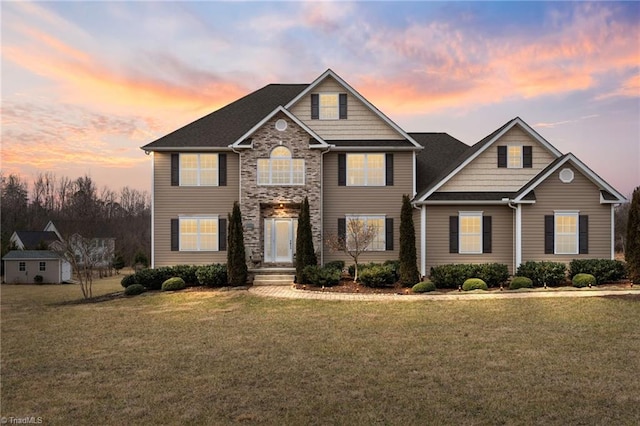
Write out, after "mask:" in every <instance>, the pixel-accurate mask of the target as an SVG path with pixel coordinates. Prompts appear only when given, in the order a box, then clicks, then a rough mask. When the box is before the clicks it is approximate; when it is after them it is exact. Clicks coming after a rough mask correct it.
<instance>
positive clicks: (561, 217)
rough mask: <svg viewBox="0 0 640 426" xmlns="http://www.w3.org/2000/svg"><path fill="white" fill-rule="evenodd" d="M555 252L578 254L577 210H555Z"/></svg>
mask: <svg viewBox="0 0 640 426" xmlns="http://www.w3.org/2000/svg"><path fill="white" fill-rule="evenodd" d="M554 222H555V236H554V241H555V247H554V251H555V254H578V236H579V233H578V212H577V211H570V212H555V214H554Z"/></svg>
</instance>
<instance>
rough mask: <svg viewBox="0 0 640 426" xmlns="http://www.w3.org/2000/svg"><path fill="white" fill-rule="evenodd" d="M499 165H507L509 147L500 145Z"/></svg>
mask: <svg viewBox="0 0 640 426" xmlns="http://www.w3.org/2000/svg"><path fill="white" fill-rule="evenodd" d="M498 167H507V147H506V146H499V147H498Z"/></svg>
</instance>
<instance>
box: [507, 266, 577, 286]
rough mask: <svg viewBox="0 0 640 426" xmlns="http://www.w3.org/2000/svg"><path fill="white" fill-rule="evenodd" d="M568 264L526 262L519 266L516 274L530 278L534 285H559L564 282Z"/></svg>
mask: <svg viewBox="0 0 640 426" xmlns="http://www.w3.org/2000/svg"><path fill="white" fill-rule="evenodd" d="M566 271H567V266H566V265H565V264H564V263H560V262H547V261H542V262H532V261H529V262H524V263H522V264H521V265H520V266H519V267H518V271H517V272H516V275H519V276H522V277H527V278H530V279H531V281H533V285H534V287H542V286H544V285H545V284H546V285H548V286H557V285H560V284H563V283H564V282H565V281H566V279H567V277H566Z"/></svg>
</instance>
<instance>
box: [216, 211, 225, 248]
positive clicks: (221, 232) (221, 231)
mask: <svg viewBox="0 0 640 426" xmlns="http://www.w3.org/2000/svg"><path fill="white" fill-rule="evenodd" d="M218 250H219V251H227V219H223V218H221V219H218Z"/></svg>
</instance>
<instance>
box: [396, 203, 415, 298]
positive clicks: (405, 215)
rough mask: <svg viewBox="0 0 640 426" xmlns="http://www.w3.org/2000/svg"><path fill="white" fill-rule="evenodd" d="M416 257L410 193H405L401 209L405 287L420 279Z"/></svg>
mask: <svg viewBox="0 0 640 426" xmlns="http://www.w3.org/2000/svg"><path fill="white" fill-rule="evenodd" d="M416 259H417V255H416V231H415V228H414V227H413V210H412V208H411V200H410V199H409V196H408V195H403V196H402V210H401V211H400V283H401V284H402V285H403V286H405V287H406V286H412V285H414V284H415V283H417V282H418V281H419V279H420V274H419V273H418V266H417V260H416Z"/></svg>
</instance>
